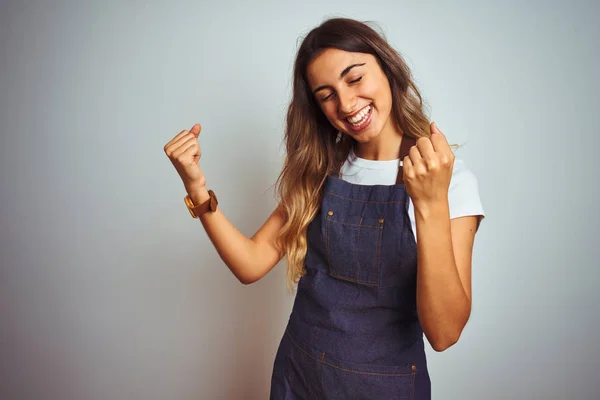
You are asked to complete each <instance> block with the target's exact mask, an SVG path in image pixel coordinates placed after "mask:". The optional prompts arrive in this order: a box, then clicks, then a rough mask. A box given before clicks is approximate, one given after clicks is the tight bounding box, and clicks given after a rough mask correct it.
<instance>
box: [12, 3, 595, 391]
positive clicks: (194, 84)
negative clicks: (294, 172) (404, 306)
mask: <svg viewBox="0 0 600 400" xmlns="http://www.w3.org/2000/svg"><path fill="white" fill-rule="evenodd" d="M1 4H2V5H1V6H0V101H1V103H0V130H1V133H2V135H1V138H0V179H1V185H0V206H1V213H0V224H1V225H0V226H1V228H2V229H1V235H2V236H1V244H0V256H1V266H0V398H1V399H3V400H4V399H6V400H9V399H10V400H12V399H15V400H17V399H18V400H21V399H27V400H29V399H60V400H71V399H73V400H88V399H89V400H121V399H144V400H153V399H156V400H164V399H169V400H171V399H173V400H174V399H182V400H183V399H186V400H187V399H265V398H267V396H268V389H269V380H270V375H271V367H272V363H273V358H274V355H275V351H276V348H277V345H278V342H279V339H280V337H281V335H282V332H283V329H284V327H285V325H286V323H287V319H288V316H289V312H290V310H291V306H292V303H293V295H291V294H289V293H288V292H287V291H286V288H285V263H284V262H282V263H280V264H279V265H278V266H277V267H276V268H275V269H274V270H273V271H272V272H271V273H269V274H268V275H267V276H266V277H265V278H263V279H262V280H261V281H259V282H257V283H255V284H253V285H250V286H244V285H242V284H240V283H239V282H238V281H237V280H236V279H235V277H234V276H233V275H232V274H231V273H230V271H229V270H228V269H227V267H226V266H225V265H224V264H223V263H222V262H221V260H220V259H219V257H218V255H217V254H216V252H215V250H214V248H213V247H212V245H211V243H210V241H209V240H208V238H207V236H206V234H205V233H204V231H203V228H202V226H201V224H200V223H199V222H198V221H197V220H194V219H192V218H191V217H190V215H189V213H188V211H187V210H186V208H185V205H184V202H183V197H184V194H185V193H184V189H183V185H182V183H181V180H180V179H179V177H178V175H177V173H176V171H175V169H174V168H173V167H172V165H171V164H170V162H169V160H168V159H167V157H166V156H165V154H164V152H163V146H164V145H165V144H166V143H167V142H168V141H169V140H170V139H171V138H172V137H173V136H175V134H177V133H178V132H179V131H181V130H183V129H189V128H190V127H191V126H192V125H193V124H194V123H196V122H200V123H201V124H202V125H203V131H202V134H201V137H200V143H201V147H202V150H203V159H202V168H203V170H204V171H205V173H206V176H207V179H208V184H209V186H210V188H212V189H213V190H214V191H215V192H216V193H217V194H218V196H219V200H220V206H221V207H222V209H223V210H224V212H225V214H226V215H227V217H228V218H229V219H230V220H231V221H232V222H233V223H234V224H235V225H236V226H237V227H238V228H239V229H240V230H241V231H242V232H243V233H245V234H247V235H252V234H253V233H254V232H255V231H256V230H257V229H258V228H259V227H260V225H261V224H262V223H263V222H264V220H265V219H266V218H267V216H268V215H269V214H270V213H271V211H272V209H273V208H274V207H275V199H274V192H273V184H274V182H275V179H276V178H277V176H278V174H279V172H280V169H281V166H282V162H283V157H284V150H283V147H282V137H283V127H284V121H285V120H284V119H285V112H286V108H287V105H288V103H289V100H290V91H291V84H290V78H291V76H292V65H293V61H294V56H295V52H296V50H297V47H298V44H299V41H300V40H301V38H302V37H303V36H304V35H305V34H306V33H307V32H308V31H309V30H310V29H311V28H313V27H315V26H316V25H318V24H319V23H321V22H322V21H323V20H324V19H325V18H327V17H333V16H344V17H351V18H356V19H359V20H363V21H374V22H376V23H378V25H379V26H380V28H381V29H382V30H383V32H384V33H385V35H386V37H387V39H388V41H389V42H390V43H391V44H392V45H393V46H394V47H395V48H396V49H398V50H399V51H400V53H401V54H402V55H403V56H404V57H405V58H406V60H407V62H408V63H409V65H410V66H411V68H412V70H413V73H414V77H415V80H416V82H417V84H418V85H419V88H420V89H421V91H422V94H423V96H424V98H425V100H426V101H427V103H428V105H429V108H428V109H429V115H430V116H431V119H433V120H435V121H436V122H437V124H438V126H439V127H440V128H441V130H442V131H443V132H444V133H445V134H446V135H447V137H448V139H449V141H450V142H453V143H460V144H463V143H465V144H464V146H463V147H462V148H461V149H460V150H458V152H457V157H459V158H461V159H463V160H465V162H466V164H467V165H468V166H469V167H470V168H471V170H472V171H473V172H474V173H475V174H476V176H477V178H478V181H479V188H480V194H481V198H482V201H483V204H484V207H485V210H486V213H487V218H486V219H485V220H484V222H483V223H482V225H481V229H480V231H479V233H478V234H477V237H476V243H475V250H474V256H473V310H472V315H471V319H470V321H469V323H468V325H467V326H466V328H465V330H464V333H463V335H462V337H461V339H460V341H459V342H458V343H457V344H456V345H455V346H453V347H452V348H450V349H448V350H447V351H445V352H442V353H436V352H434V351H433V350H432V349H431V348H430V347H427V355H428V359H429V365H430V373H431V378H432V387H433V398H434V399H441V400H444V399H450V400H453V399H478V400H481V399H598V398H600V380H599V379H598V371H599V369H600V361H599V360H600V346H599V345H598V335H599V334H600V329H599V325H600V313H599V311H598V309H597V305H598V304H600V295H599V294H598V290H597V287H598V283H599V272H598V270H599V268H598V267H599V264H600V263H599V262H598V259H599V257H600V250H599V248H600V246H598V237H599V236H600V228H599V227H600V219H599V212H598V205H597V198H598V172H599V171H598V163H597V161H596V158H597V155H598V153H599V152H598V150H599V147H600V142H599V140H598V135H599V134H600V131H599V128H598V113H599V112H598V110H599V105H600V101H599V100H600V96H599V92H600V79H599V76H598V71H599V63H600V45H598V43H599V40H600V28H599V25H598V23H597V20H598V17H600V6H599V3H598V2H596V1H594V2H593V1H573V2H567V1H562V2H561V1H485V2H484V1H474V0H473V1H453V2H450V1H448V2H434V1H422V0H421V1H417V0H411V1H408V0H404V1H399V0H395V1H373V2H365V1H356V0H344V1H323V0H321V1H315V0H303V1H271V2H267V1H260V0H256V1H252V2H243V1H241V0H240V1H229V2H227V1H212V2H210V1H198V2H192V1H189V2H168V3H167V2H158V1H156V2H150V1H144V2H142V1H136V2H119V1H114V0H112V1H108V0H106V1H95V2H92V1H80V2H75V1H37V2H34V1H17V0H11V1H7V0H3V1H2V3H1Z"/></svg>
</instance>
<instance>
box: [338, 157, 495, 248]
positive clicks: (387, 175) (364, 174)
mask: <svg viewBox="0 0 600 400" xmlns="http://www.w3.org/2000/svg"><path fill="white" fill-rule="evenodd" d="M399 161H400V160H399V159H398V160H385V161H376V160H366V159H364V158H359V157H357V156H356V154H354V151H353V150H350V154H349V155H348V159H347V160H346V161H345V162H344V164H343V165H342V169H341V173H342V179H343V180H345V181H346V182H350V183H353V184H357V185H394V184H396V177H397V176H398V163H399ZM448 204H449V206H450V219H452V218H458V217H466V216H469V215H475V216H480V220H479V221H481V219H483V218H484V217H485V213H484V211H483V206H482V204H481V199H480V197H479V187H478V185H477V178H476V177H475V175H474V174H473V172H471V170H469V169H468V167H467V166H466V165H465V163H464V161H462V160H460V159H458V158H455V159H454V169H453V170H452V178H451V179H450V187H449V189H448ZM408 216H409V217H410V222H411V225H412V230H413V232H414V234H415V240H416V239H417V238H416V236H417V224H416V220H415V208H414V205H413V203H412V201H410V200H409V204H408Z"/></svg>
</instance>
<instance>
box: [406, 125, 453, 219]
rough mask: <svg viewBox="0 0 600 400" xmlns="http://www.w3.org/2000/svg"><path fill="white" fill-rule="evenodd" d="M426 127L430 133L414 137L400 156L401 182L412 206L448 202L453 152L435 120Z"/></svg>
mask: <svg viewBox="0 0 600 400" xmlns="http://www.w3.org/2000/svg"><path fill="white" fill-rule="evenodd" d="M429 129H430V130H431V136H430V137H429V138H426V137H422V138H419V139H417V144H416V146H412V147H411V149H410V151H409V155H408V156H406V157H404V159H403V160H402V162H403V165H402V169H403V174H404V175H403V176H404V184H405V186H406V190H407V192H408V195H409V196H410V198H411V200H412V201H413V204H414V206H415V208H418V207H422V206H430V205H437V204H447V203H448V188H449V186H450V178H451V177H452V169H453V167H454V153H453V152H452V149H451V148H450V145H449V144H448V141H447V140H446V137H445V136H444V134H443V133H442V132H441V131H440V130H439V129H438V127H437V125H436V124H435V122H434V123H432V124H431V125H430V126H429Z"/></svg>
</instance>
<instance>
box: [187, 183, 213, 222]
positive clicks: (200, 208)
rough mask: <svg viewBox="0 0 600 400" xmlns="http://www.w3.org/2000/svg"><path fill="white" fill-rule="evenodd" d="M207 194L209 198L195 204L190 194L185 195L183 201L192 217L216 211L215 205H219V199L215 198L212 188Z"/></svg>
mask: <svg viewBox="0 0 600 400" xmlns="http://www.w3.org/2000/svg"><path fill="white" fill-rule="evenodd" d="M208 195H209V196H210V198H209V199H208V200H206V201H205V202H204V203H202V204H198V205H195V204H194V202H193V201H192V199H191V198H190V195H189V194H188V195H186V196H185V197H184V198H183V200H184V201H185V205H186V206H187V208H188V210H189V212H190V214H191V215H192V218H199V217H200V216H202V215H204V214H205V213H207V212H215V211H217V206H218V205H219V201H218V200H217V196H216V195H215V192H213V191H212V190H209V191H208Z"/></svg>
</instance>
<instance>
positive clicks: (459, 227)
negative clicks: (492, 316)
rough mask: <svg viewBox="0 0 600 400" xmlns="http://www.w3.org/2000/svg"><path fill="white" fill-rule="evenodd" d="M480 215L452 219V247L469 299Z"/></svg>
mask: <svg viewBox="0 0 600 400" xmlns="http://www.w3.org/2000/svg"><path fill="white" fill-rule="evenodd" d="M479 218H480V217H479V216H475V215H470V216H466V217H459V218H453V219H451V220H450V231H451V235H452V249H453V251H454V260H455V262H456V268H457V270H458V276H459V278H460V282H461V284H462V286H463V289H464V291H465V293H466V294H467V297H468V298H469V301H470V300H471V260H472V255H473V243H474V241H475V232H476V231H477V225H478V221H479Z"/></svg>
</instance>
